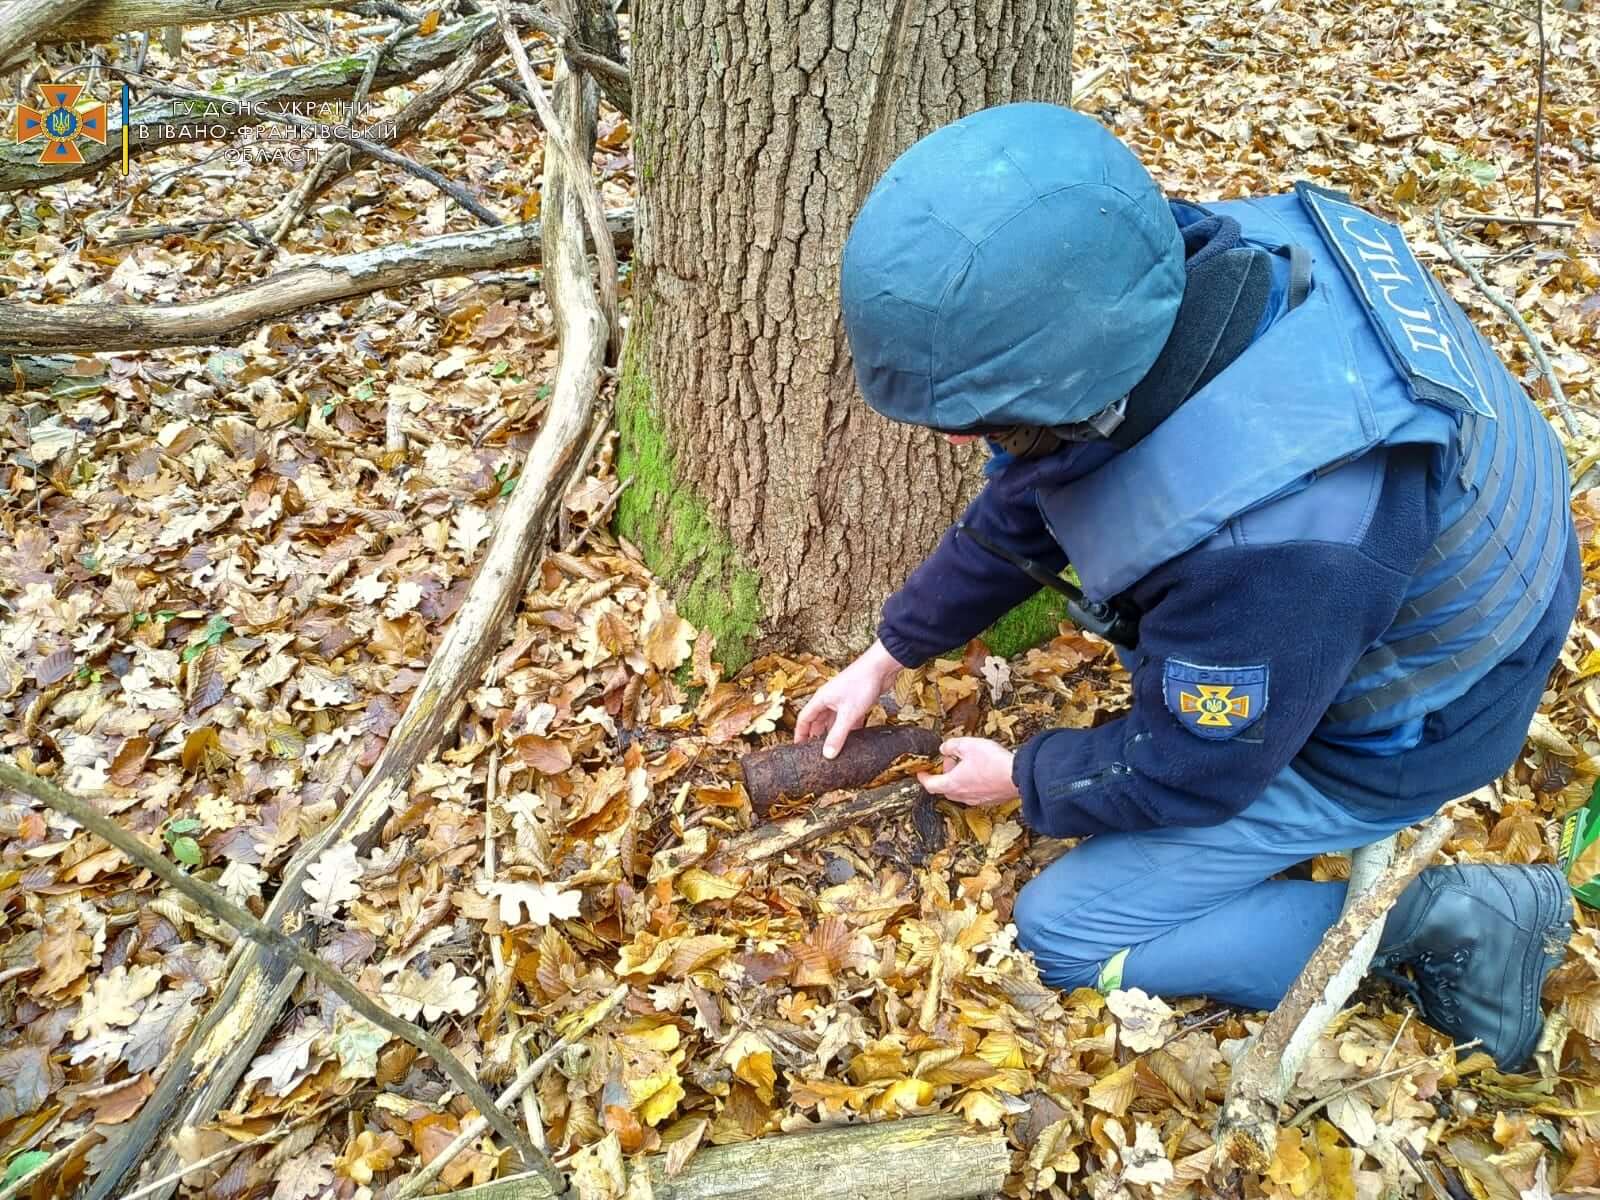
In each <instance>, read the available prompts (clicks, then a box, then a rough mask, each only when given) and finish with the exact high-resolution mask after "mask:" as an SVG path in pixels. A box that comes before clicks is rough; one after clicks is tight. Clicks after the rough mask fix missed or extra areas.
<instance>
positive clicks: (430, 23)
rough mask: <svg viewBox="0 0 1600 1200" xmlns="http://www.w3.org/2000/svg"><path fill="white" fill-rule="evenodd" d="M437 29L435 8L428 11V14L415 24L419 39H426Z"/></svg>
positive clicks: (437, 16) (436, 10)
mask: <svg viewBox="0 0 1600 1200" xmlns="http://www.w3.org/2000/svg"><path fill="white" fill-rule="evenodd" d="M437 28H439V10H438V9H437V8H434V9H429V10H428V14H427V15H426V16H425V17H423V18H422V20H421V21H419V22H417V35H418V36H419V37H427V36H428V35H429V34H431V33H432V32H433V31H434V30H435V29H437Z"/></svg>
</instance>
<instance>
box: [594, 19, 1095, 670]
mask: <svg viewBox="0 0 1600 1200" xmlns="http://www.w3.org/2000/svg"><path fill="white" fill-rule="evenodd" d="M1069 7H1070V5H1069V0H986V2H985V3H981V4H980V3H978V2H977V0H896V2H895V3H893V4H884V5H875V4H860V3H856V2H854V0H830V2H828V3H822V4H811V5H802V4H794V3H789V2H788V0H779V2H778V3H776V4H772V5H755V4H750V3H746V2H745V0H696V2H693V3H687V4H682V5H677V4H649V5H643V6H640V7H639V8H638V9H637V10H636V14H635V17H634V21H635V25H634V46H633V51H634V58H633V63H634V70H633V74H634V81H635V82H634V91H635V131H634V132H635V155H636V158H637V162H638V165H639V180H640V185H639V186H640V197H641V199H640V210H641V225H642V226H643V225H648V229H644V228H641V232H640V239H641V240H640V244H639V245H638V246H637V247H636V250H635V254H636V259H635V263H636V271H637V276H636V282H635V285H634V295H635V297H636V299H637V301H638V304H637V308H636V311H635V317H634V325H633V328H632V330H631V332H630V353H629V355H628V360H627V366H626V369H625V378H624V381H623V387H622V389H621V394H620V396H619V410H618V411H619V421H620V424H621V427H622V436H623V461H622V462H621V469H622V471H623V473H624V474H631V475H632V476H633V479H634V482H633V485H632V486H631V487H630V488H629V490H628V493H627V495H625V496H624V497H623V500H622V503H621V505H620V506H619V518H620V521H621V528H622V530H623V532H624V533H625V534H627V535H628V536H629V537H630V538H632V539H633V540H634V541H636V542H637V543H638V544H639V545H640V546H641V547H642V549H643V550H644V552H645V554H646V556H647V557H648V558H649V559H650V560H651V561H652V564H653V565H654V566H655V567H656V568H657V570H658V571H660V572H661V573H662V574H663V576H664V577H665V578H667V579H668V581H669V582H670V584H671V585H672V586H673V587H674V589H675V590H676V592H677V594H678V596H679V602H680V605H681V607H682V608H683V610H684V612H685V613H686V615H688V616H689V617H690V619H691V620H694V621H695V622H696V623H697V624H700V625H702V626H704V627H706V628H709V629H711V630H712V632H714V633H715V634H716V635H717V637H718V640H719V644H720V646H721V648H722V653H723V655H724V656H725V659H726V660H727V661H729V662H730V663H737V662H739V661H741V660H742V659H743V658H744V657H746V656H747V655H748V654H749V652H750V651H751V650H752V649H754V648H756V647H758V646H761V645H763V644H767V643H774V644H787V645H801V646H805V647H808V648H810V649H813V650H817V651H820V652H822V653H825V654H829V655H838V654H844V653H848V652H850V651H853V650H857V649H859V648H860V647H861V646H863V645H864V644H865V643H866V642H867V641H868V640H870V638H871V627H872V623H873V620H874V618H875V616H876V613H877V610H878V606H879V604H880V603H881V602H882V600H883V598H884V597H885V596H886V595H887V594H888V593H889V592H890V591H892V590H893V588H894V587H895V586H896V585H897V584H898V583H899V581H900V580H901V578H902V577H903V576H904V574H905V572H906V571H907V570H908V569H909V568H910V567H912V566H914V565H915V564H916V562H917V561H918V560H919V559H920V558H921V556H922V555H923V554H924V553H926V552H927V551H928V550H929V549H930V548H931V547H932V546H933V545H934V543H935V542H936V541H937V540H938V537H939V535H940V533H941V532H942V531H943V530H944V529H945V528H946V526H947V525H948V524H949V523H950V521H951V519H952V518H953V517H954V516H955V515H956V514H957V513H958V511H959V509H960V506H961V504H962V503H963V502H964V500H965V499H966V497H967V496H968V495H969V494H970V491H971V489H972V486H973V483H974V480H975V477H976V465H977V460H978V458H979V457H980V454H979V453H978V452H974V451H972V450H970V449H969V450H961V451H956V450H952V449H951V448H950V447H949V446H947V445H945V444H944V443H943V442H942V441H941V440H939V439H937V438H936V437H935V436H934V435H933V434H931V433H928V432H926V431H923V430H913V429H909V428H905V427H896V426H894V425H891V424H890V423H889V422H887V421H885V420H883V419H881V418H879V417H877V416H876V415H875V414H873V413H872V412H870V411H869V410H868V409H867V408H866V407H865V405H863V404H862V403H861V400H860V398H859V396H858V394H857V392H856V388H855V383H854V378H853V374H852V370H851V365H850V357H849V352H848V348H847V346H846V342H845V338H844V332H843V329H842V327H841V325H840V320H839V304H838V263H839V253H840V249H841V247H842V245H843V243H844V238H845V235H846V233H847V232H848V230H849V226H850V221H851V219H852V217H853V216H854V214H855V212H856V210H857V208H858V207H859V206H860V203H861V201H862V200H863V199H864V198H865V196H866V194H867V192H868V190H869V189H870V188H871V186H872V184H873V183H874V182H875V181H876V180H877V178H878V176H879V175H880V174H881V173H882V171H883V169H884V168H885V167H886V166H887V165H888V164H889V162H890V161H891V160H892V159H893V158H894V156H895V155H896V154H898V153H899V152H900V151H901V150H903V149H904V148H905V147H906V146H908V145H910V144H911V142H913V141H914V140H916V138H918V137H920V136H921V135H923V134H925V133H927V132H929V131H931V130H932V129H934V128H937V127H938V126H940V125H942V124H945V123H946V122H948V121H950V120H953V119H955V118H956V117H959V116H962V115H965V114H967V113H970V112H973V111H975V110H977V109H980V108H985V107H988V106H991V105H995V104H1001V103H1005V102H1008V101H1013V100H1050V101H1055V102H1064V101H1065V100H1066V98H1067V95H1068V88H1069V80H1070V69H1071V67H1070V63H1069V62H1068V61H1067V57H1066V54H1065V51H1064V39H1065V36H1066V31H1067V20H1068V11H1069Z"/></svg>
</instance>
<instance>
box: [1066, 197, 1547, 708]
mask: <svg viewBox="0 0 1600 1200" xmlns="http://www.w3.org/2000/svg"><path fill="white" fill-rule="evenodd" d="M1207 208H1208V210H1209V211H1211V212H1215V213H1220V214H1224V215H1227V216H1230V217H1233V218H1234V219H1236V220H1237V221H1238V222H1239V223H1240V226H1241V227H1242V230H1243V234H1244V237H1245V240H1246V242H1247V244H1251V245H1255V246H1258V247H1260V248H1263V249H1267V250H1278V249H1281V248H1282V247H1285V246H1298V247H1303V248H1305V249H1307V250H1309V251H1310V254H1311V260H1312V270H1313V285H1312V288H1311V291H1310V293H1309V294H1308V295H1307V297H1306V299H1305V301H1304V302H1303V303H1301V304H1300V305H1299V306H1298V307H1295V308H1294V309H1292V310H1291V311H1290V312H1288V313H1286V314H1285V315H1284V316H1282V317H1280V318H1279V319H1277V320H1276V321H1275V322H1274V323H1273V324H1272V325H1270V326H1269V327H1268V329H1267V330H1266V331H1265V332H1264V333H1263V334H1261V336H1259V337H1258V338H1256V339H1255V340H1254V341H1253V342H1251V343H1250V345H1249V347H1248V348H1247V349H1246V350H1245V351H1244V352H1243V353H1242V354H1241V355H1240V356H1239V357H1238V358H1237V359H1235V360H1234V361H1233V362H1232V363H1231V364H1230V365H1229V366H1228V367H1227V368H1226V369H1224V370H1223V371H1222V372H1221V373H1220V374H1219V375H1217V376H1216V378H1214V379H1213V380H1211V382H1209V383H1208V384H1206V385H1205V386H1204V387H1202V388H1201V389H1200V390H1199V391H1198V392H1196V393H1195V394H1194V395H1192V396H1191V397H1189V399H1188V400H1186V401H1185V402H1184V403H1183V405H1182V406H1181V407H1179V408H1178V409H1177V411H1176V412H1174V413H1173V414H1172V415H1171V416H1169V417H1167V418H1166V419H1165V420H1164V421H1163V422H1162V423H1161V424H1160V425H1158V426H1156V428H1155V429H1154V430H1152V431H1151V432H1150V433H1149V434H1148V435H1146V436H1145V437H1144V438H1143V439H1142V440H1140V441H1139V442H1138V443H1137V444H1135V445H1134V446H1132V447H1131V448H1129V449H1127V450H1125V451H1124V452H1122V453H1121V454H1118V455H1116V456H1115V457H1113V458H1112V459H1111V460H1109V461H1108V462H1107V463H1106V464H1105V465H1103V466H1102V467H1100V468H1099V469H1097V470H1095V471H1093V472H1091V473H1090V474H1088V475H1086V476H1084V477H1082V478H1080V479H1077V480H1074V481H1073V482H1071V483H1069V484H1065V485H1063V486H1060V487H1055V488H1050V489H1041V491H1040V493H1039V496H1038V502H1039V506H1040V509H1041V511H1042V512H1043V514H1044V517H1045V520H1046V522H1047V524H1048V525H1049V528H1050V531H1051V533H1052V535H1053V536H1054V537H1055V538H1056V540H1057V541H1058V542H1059V543H1060V544H1061V546H1062V548H1063V549H1064V550H1066V551H1067V553H1068V557H1069V558H1070V560H1071V561H1072V563H1073V565H1074V567H1075V568H1076V569H1077V572H1078V576H1079V578H1080V580H1081V581H1082V583H1083V590H1084V592H1085V593H1086V594H1087V595H1088V596H1089V597H1090V598H1091V599H1095V600H1106V599H1110V598H1111V597H1114V596H1116V595H1117V594H1119V593H1120V592H1122V591H1123V590H1124V589H1126V588H1128V587H1130V586H1131V585H1132V584H1134V583H1136V582H1137V581H1138V580H1139V579H1141V578H1142V577H1143V576H1145V575H1146V574H1148V573H1149V572H1150V571H1151V570H1153V569H1154V568H1155V567H1157V566H1159V565H1160V564H1162V563H1164V562H1166V561H1168V560H1170V559H1173V558H1176V557H1177V556H1178V555H1180V554H1183V553H1185V552H1186V551H1188V550H1191V549H1193V548H1195V547H1197V546H1199V545H1201V544H1202V543H1203V542H1205V541H1206V540H1207V539H1208V538H1210V537H1211V536H1213V535H1214V534H1216V533H1218V531H1220V530H1223V529H1224V528H1225V527H1226V526H1227V525H1228V523H1229V522H1230V521H1232V520H1233V519H1234V518H1235V517H1238V516H1241V515H1242V514H1244V513H1247V512H1251V511H1254V510H1259V509H1261V508H1263V506H1266V505H1270V504H1272V503H1274V502H1275V501H1277V500H1279V499H1281V498H1284V497H1287V496H1291V495H1297V494H1299V493H1302V492H1305V491H1306V489H1313V490H1320V492H1321V493H1325V495H1326V500H1327V502H1328V503H1329V504H1339V503H1348V500H1347V499H1346V496H1347V495H1348V489H1341V488H1339V487H1337V486H1330V483H1331V480H1330V477H1331V475H1332V473H1333V472H1334V471H1335V469H1336V468H1338V467H1340V466H1343V465H1344V464H1347V463H1350V462H1352V461H1354V460H1355V459H1357V458H1359V457H1361V456H1362V455H1364V454H1366V453H1367V452H1368V451H1370V450H1372V449H1374V448H1375V447H1377V446H1380V445H1386V446H1398V445H1406V444H1422V445H1428V446H1432V447H1434V448H1435V453H1434V455H1433V469H1432V470H1431V472H1430V478H1429V486H1430V487H1431V488H1432V489H1434V493H1435V494H1434V497H1433V499H1434V503H1435V508H1436V510H1437V511H1439V512H1440V513H1441V515H1442V520H1441V524H1440V532H1439V535H1438V537H1437V539H1436V540H1435V542H1434V544H1433V546H1432V548H1431V549H1430V550H1429V552H1428V553H1427V555H1426V556H1425V557H1424V559H1423V561H1422V562H1421V563H1420V564H1419V565H1418V567H1417V569H1416V572H1415V574H1414V575H1413V577H1412V580H1411V586H1410V588H1409V589H1408V591H1407V593H1406V597H1405V601H1404V603H1403V604H1402V606H1401V608H1400V610H1399V611H1398V612H1397V613H1396V614H1395V617H1394V620H1393V622H1392V624H1391V625H1390V626H1389V628H1388V630H1386V631H1385V633H1384V634H1383V635H1382V636H1381V637H1380V638H1379V639H1378V640H1377V642H1376V643H1374V644H1373V645H1372V646H1371V647H1369V648H1368V649H1367V651H1366V652H1365V653H1364V654H1363V655H1362V657H1361V659H1360V660H1359V661H1358V662H1357V663H1356V665H1355V668H1354V669H1353V670H1352V671H1351V673H1350V675H1349V677H1348V678H1347V679H1346V680H1345V683H1344V686H1343V687H1342V688H1341V689H1340V691H1339V693H1338V695H1337V697H1336V698H1335V699H1334V702H1333V704H1332V706H1331V707H1330V708H1329V710H1328V713H1327V715H1326V716H1325V717H1324V719H1323V722H1322V724H1321V726H1319V729H1318V733H1319V735H1320V736H1324V737H1330V738H1332V739H1334V740H1340V739H1346V738H1348V739H1358V738H1361V737H1362V736H1363V735H1367V734H1374V733H1377V732H1379V731H1383V730H1390V729H1393V728H1395V727H1396V726H1400V725H1402V724H1405V723H1406V722H1412V721H1416V720H1417V719H1418V718H1420V717H1423V716H1425V715H1426V714H1428V713H1430V712H1434V711H1437V710H1438V709H1440V708H1442V707H1444V706H1445V705H1446V704H1448V703H1450V701H1452V700H1455V699H1457V698H1459V697H1460V696H1462V695H1464V694H1465V693H1466V692H1467V691H1468V690H1469V689H1470V688H1471V687H1472V686H1473V684H1475V683H1477V682H1478V681H1479V680H1480V679H1482V678H1483V676H1484V675H1486V674H1487V673H1488V672H1489V670H1490V669H1491V668H1493V667H1494V666H1495V665H1496V664H1497V663H1498V662H1500V661H1501V660H1502V659H1503V658H1505V657H1506V656H1507V655H1509V654H1510V653H1511V652H1512V651H1514V650H1515V649H1516V648H1517V647H1518V646H1520V645H1521V643H1522V642H1523V640H1524V639H1525V638H1526V637H1527V636H1528V634H1529V633H1530V632H1531V631H1532V629H1533V627H1534V625H1535V624H1537V623H1538V621H1539V619H1540V617H1541V616H1543V614H1544V611H1545V609H1546V608H1547V607H1548V605H1549V602H1550V599H1551V597H1552V595H1553V593H1554V591H1555V588H1556V585H1557V582H1558V579H1559V576H1560V570H1561V564H1562V561H1563V558H1564V555H1565V552H1566V546H1567V542H1568V539H1569V538H1570V537H1571V536H1572V534H1571V516H1570V512H1569V509H1568V505H1567V491H1568V485H1567V468H1566V460H1565V457H1564V455H1563V454H1562V450H1561V445H1560V443H1559V442H1558V440H1557V439H1556V436H1555V433H1554V431H1553V430H1552V429H1551V428H1550V426H1549V424H1548V423H1547V422H1546V421H1545V419H1544V417H1543V416H1542V415H1541V414H1540V412H1539V411H1538V409H1537V408H1536V407H1535V406H1534V404H1533V402H1532V401H1531V400H1530V399H1529V398H1528V396H1527V395H1526V394H1525V393H1524V392H1523V390H1522V388H1521V386H1520V385H1519V384H1518V383H1517V381H1516V379H1515V378H1513V376H1512V375H1511V374H1510V372H1509V371H1507V370H1506V368H1505V367H1504V366H1503V365H1502V364H1501V362H1500V361H1499V359H1498V358H1497V357H1496V355H1495V353H1494V351H1493V349H1492V348H1491V347H1490V346H1489V344H1488V343H1487V341H1486V340H1485V339H1484V337H1483V336H1482V335H1481V334H1480V333H1478V331H1477V330H1476V329H1475V328H1473V326H1472V324H1471V322H1470V321H1469V320H1468V319H1467V317H1466V315H1465V314H1464V313H1463V312H1462V311H1461V309H1460V308H1459V307H1457V305H1456V304H1455V303H1454V301H1452V300H1451V299H1450V297H1449V296H1448V295H1447V294H1446V293H1445V292H1444V289H1443V288H1441V287H1440V286H1439V285H1438V283H1437V282H1436V281H1435V280H1434V279H1433V278H1432V276H1431V275H1429V274H1428V272H1426V271H1425V270H1423V269H1422V267H1421V266H1420V265H1419V264H1418V263H1417V261H1416V259H1415V257H1414V256H1413V255H1412V254H1411V251H1410V250H1409V249H1408V248H1407V247H1406V244H1405V241H1404V239H1403V238H1402V237H1401V235H1400V231H1399V230H1398V229H1396V228H1395V227H1394V226H1393V225H1390V224H1388V223H1387V222H1384V221H1381V220H1379V219H1378V218H1376V217H1374V216H1372V215H1371V214H1369V213H1366V212H1364V211H1363V210H1361V209H1359V208H1356V207H1355V206H1353V205H1351V204H1349V203H1348V202H1347V201H1346V200H1344V199H1343V197H1341V196H1339V195H1338V194H1336V193H1331V192H1325V191H1322V190H1320V189H1316V188H1312V187H1309V186H1308V185H1305V184H1301V185H1300V186H1299V187H1298V188H1297V189H1296V191H1295V193H1294V194H1291V195H1284V196H1274V197H1267V198H1262V199H1255V200H1237V201H1229V202H1225V203H1219V204H1213V205H1208V206H1207ZM1308 499H1309V497H1303V498H1301V500H1300V503H1301V504H1304V503H1305V502H1306V501H1307V500H1308Z"/></svg>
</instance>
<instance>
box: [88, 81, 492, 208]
mask: <svg viewBox="0 0 1600 1200" xmlns="http://www.w3.org/2000/svg"><path fill="white" fill-rule="evenodd" d="M108 69H109V70H110V71H111V73H112V74H113V75H126V76H128V77H130V78H135V79H137V80H138V81H139V83H140V86H141V87H142V88H143V89H144V90H145V91H146V92H149V93H151V94H152V95H156V96H165V97H166V98H167V99H169V100H187V101H189V102H190V103H193V104H204V103H207V102H208V101H209V102H210V103H213V104H214V103H216V97H215V96H214V95H211V94H209V93H206V92H197V91H195V90H193V89H192V88H184V87H178V86H177V85H176V84H172V83H164V82H161V81H159V80H156V79H152V78H151V77H150V76H148V75H136V74H135V73H134V72H132V71H119V70H117V68H115V67H111V68H108ZM364 77H365V69H363V78H364ZM360 85H361V84H360V80H357V83H356V86H357V87H359V86H360ZM259 116H260V117H261V119H262V120H264V121H271V122H274V123H275V124H278V125H287V126H289V127H290V128H291V129H298V130H301V131H302V132H307V133H311V134H314V135H316V134H320V135H322V136H324V137H329V138H332V139H333V140H334V141H337V142H342V143H343V144H345V145H347V146H353V147H355V148H356V149H358V150H361V151H363V152H365V153H366V154H367V155H368V156H369V157H372V158H376V159H380V160H382V161H383V162H386V163H388V164H390V165H391V166H395V167H399V168H400V169H401V170H402V171H404V172H406V174H408V175H414V176H416V177H417V178H418V179H420V180H422V181H423V182H424V183H427V184H430V185H431V186H433V187H434V188H436V189H438V190H439V191H441V192H443V193H444V194H445V195H447V196H449V197H450V198H451V199H452V200H454V201H455V202H456V203H457V204H459V205H461V207H462V208H464V209H466V210H467V211H468V212H469V213H471V214H472V215H473V216H475V217H477V218H478V220H479V221H481V222H483V223H484V224H485V225H488V226H490V227H498V226H499V225H500V223H501V222H500V218H499V216H498V215H496V214H495V213H494V212H492V211H491V210H490V209H488V208H487V207H485V206H484V204H483V203H482V201H480V200H479V199H478V198H477V197H476V196H474V195H473V194H472V193H471V192H469V191H467V189H466V188H464V187H462V186H461V185H460V184H459V183H456V182H454V181H453V180H451V179H447V178H446V177H445V176H443V175H441V174H440V173H439V172H438V171H435V170H434V169H433V168H432V167H425V166H423V165H422V164H421V163H419V162H417V161H416V159H414V158H407V157H406V156H405V155H404V154H401V153H399V152H398V151H395V150H391V149H389V147H387V146H384V145H381V144H379V143H378V142H375V141H373V140H372V139H371V138H365V137H362V136H361V135H360V134H358V133H351V132H349V131H348V130H346V131H344V132H341V130H342V129H343V126H340V125H337V124H330V123H328V122H326V121H312V120H310V119H308V118H306V117H302V116H299V115H297V114H295V113H292V112H280V111H277V110H273V109H268V110H265V111H263V112H261V113H260V114H259Z"/></svg>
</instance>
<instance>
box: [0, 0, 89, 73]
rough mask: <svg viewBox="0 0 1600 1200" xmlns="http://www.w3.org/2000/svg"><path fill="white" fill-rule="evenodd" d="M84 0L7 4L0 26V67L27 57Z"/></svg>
mask: <svg viewBox="0 0 1600 1200" xmlns="http://www.w3.org/2000/svg"><path fill="white" fill-rule="evenodd" d="M86 3H88V0H11V3H9V4H8V5H7V6H6V19H5V24H4V25H3V26H0V63H9V62H10V61H11V60H12V59H13V58H18V57H20V56H21V55H23V54H25V53H27V51H28V50H29V48H30V47H32V45H33V44H34V43H35V42H37V41H38V40H39V39H40V38H42V37H44V36H46V34H47V33H48V31H50V30H52V29H54V28H55V27H56V26H58V25H60V24H61V23H62V22H63V21H65V20H66V19H67V18H68V17H70V16H71V15H72V13H73V10H74V9H79V8H82V7H83V6H84V5H85V4H86Z"/></svg>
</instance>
